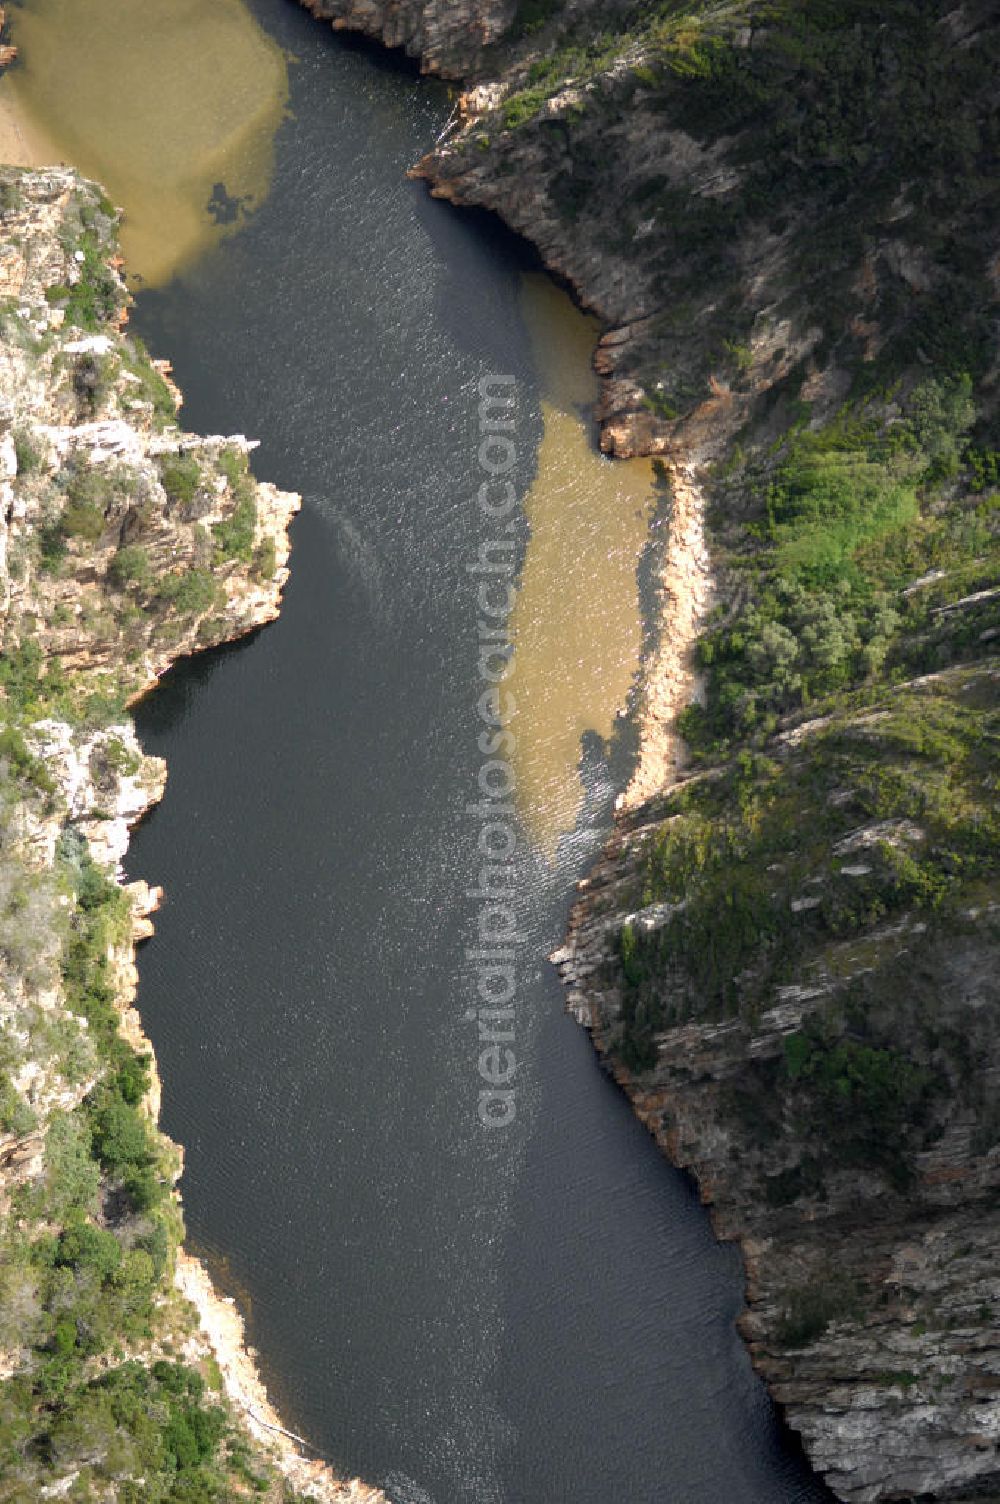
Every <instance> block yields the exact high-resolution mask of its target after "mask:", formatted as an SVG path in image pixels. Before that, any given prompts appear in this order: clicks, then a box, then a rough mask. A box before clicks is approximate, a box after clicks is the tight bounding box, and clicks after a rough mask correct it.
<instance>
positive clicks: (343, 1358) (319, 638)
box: [129, 0, 822, 1504]
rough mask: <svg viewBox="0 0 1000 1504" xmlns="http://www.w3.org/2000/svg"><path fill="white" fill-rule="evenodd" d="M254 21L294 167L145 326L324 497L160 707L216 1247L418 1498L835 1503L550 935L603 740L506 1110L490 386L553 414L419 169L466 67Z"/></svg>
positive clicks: (201, 1191)
mask: <svg viewBox="0 0 1000 1504" xmlns="http://www.w3.org/2000/svg"><path fill="white" fill-rule="evenodd" d="M256 11H257V13H258V14H259V16H260V19H261V21H262V23H263V24H264V25H265V27H266V28H267V29H268V30H269V31H271V32H272V33H273V34H275V35H276V36H277V37H278V39H279V40H280V42H281V44H282V45H283V46H285V47H287V48H289V49H290V50H291V51H292V52H293V53H294V54H295V57H296V59H297V61H296V63H295V65H294V67H293V69H292V101H291V102H292V110H293V115H292V118H290V119H289V120H288V121H287V122H286V124H285V125H284V126H283V128H282V131H281V134H280V136H279V139H278V144H277V172H276V179H275V184H274V188H273V192H272V194H271V196H270V198H269V199H268V200H267V202H266V203H265V205H264V206H263V208H262V209H261V210H260V212H259V213H258V214H257V215H256V216H255V217H254V218H253V219H251V220H250V221H249V222H248V223H247V226H246V228H245V230H244V231H243V232H242V233H241V234H239V235H237V236H235V237H233V238H232V239H230V240H228V241H226V242H224V243H223V245H222V246H221V247H220V248H218V249H217V250H216V251H214V252H213V253H212V254H211V255H210V256H209V257H207V258H205V259H204V260H202V261H201V262H200V263H199V264H198V266H197V267H196V268H195V270H194V271H192V272H190V273H189V274H188V275H187V276H186V277H185V278H184V279H183V280H180V281H177V282H175V283H173V284H172V285H171V286H170V287H169V288H168V289H167V290H165V291H161V292H156V293H152V292H149V293H146V294H144V295H143V296H142V297H141V298H140V300H139V303H138V308H137V310H136V316H135V323H136V325H137V327H138V328H139V330H140V331H141V332H142V334H143V335H144V336H145V338H146V340H147V342H148V343H149V344H150V346H151V347H152V348H153V350H154V352H155V353H165V354H169V355H170V357H171V358H172V360H173V361H174V365H175V369H176V372H177V376H178V380H179V382H180V385H181V386H182V388H183V390H184V391H185V394H186V398H187V405H186V408H185V421H186V423H187V424H188V426H190V427H193V428H195V429H198V430H201V431H205V432H231V431H233V430H234V429H242V430H244V431H246V432H247V433H249V434H252V435H254V436H256V437H259V438H260V440H261V448H260V450H259V451H258V453H257V455H256V458H255V468H256V470H257V473H258V474H259V475H261V476H262V477H265V478H267V479H271V480H274V481H276V482H278V483H279V484H281V485H284V486H287V487H289V488H293V489H297V490H299V491H301V492H302V493H303V496H304V508H303V512H302V514H301V516H300V517H299V519H298V520H297V521H296V523H295V526H294V535H293V536H294V551H293V557H292V566H293V568H292V577H291V582H290V584H289V587H288V591H287V595H286V602H285V607H284V611H283V614H282V616H281V619H280V621H279V622H277V623H276V624H275V625H274V626H272V627H269V628H268V629H267V630H266V631H264V632H262V633H260V634H258V635H257V636H256V637H254V638H253V639H252V640H251V641H249V642H247V643H244V644H242V645H239V646H237V647H235V648H232V649H228V650H224V651H221V652H218V653H214V654H212V655H209V656H206V657H204V658H201V659H198V660H195V661H193V662H191V663H190V664H187V665H184V666H182V667H181V668H179V669H178V670H175V671H174V672H173V673H172V674H171V675H170V676H168V678H167V679H166V680H165V682H164V684H163V686H162V688H161V689H160V690H159V691H158V692H157V693H156V694H155V695H154V696H152V698H150V699H149V700H148V701H147V702H146V704H145V705H144V706H142V707H141V709H140V712H139V715H138V721H139V727H140V731H141V734H142V737H143V739H144V742H145V744H146V746H147V748H149V749H150V750H151V751H155V752H158V753H161V754H162V755H164V756H165V757H166V758H167V759H168V761H169V765H170V781H169V785H168V789H167V794H166V798H165V799H164V801H163V804H162V805H161V806H160V807H159V808H158V809H157V810H156V811H155V813H154V814H153V815H152V817H151V818H150V819H149V820H148V821H147V822H146V823H145V824H144V825H143V826H142V827H141V829H139V830H138V831H137V832H136V835H135V838H134V842H133V846H132V850H131V854H130V857H129V867H130V875H132V876H138V875H142V876H145V877H147V878H149V879H150V880H151V881H156V882H162V883H163V884H164V885H165V887H166V890H167V901H166V903H165V905H164V908H163V910H162V912H161V914H160V916H159V919H158V923H157V938H156V939H155V940H154V941H153V942H152V943H151V944H150V945H148V946H146V947H145V948H144V950H143V952H142V955H141V990H140V1005H141V1008H142V1013H143V1017H144V1019H145V1021H146V1025H147V1028H148V1030H149V1032H150V1034H151V1036H152V1038H153V1041H154V1043H155V1046H156V1050H157V1053H158V1056H159V1060H160V1065H161V1069H162V1074H163V1078H164V1082H165V1090H164V1107H163V1124H164V1127H165V1128H166V1130H167V1131H168V1132H169V1133H171V1134H172V1135H173V1136H174V1137H176V1138H177V1139H179V1140H180V1141H181V1142H182V1143H183V1144H184V1145H185V1147H186V1170H185V1175H184V1179H183V1182H182V1189H183V1194H184V1201H185V1206H186V1210H187V1220H188V1225H189V1229H190V1234H191V1237H192V1241H193V1245H194V1247H195V1248H196V1249H197V1250H199V1251H202V1252H203V1253H204V1254H205V1255H206V1257H207V1258H208V1261H209V1264H210V1266H211V1267H212V1268H213V1270H214V1271H215V1273H216V1275H217V1277H218V1278H219V1280H220V1282H221V1284H222V1286H223V1288H226V1289H228V1290H230V1291H233V1292H235V1293H236V1294H237V1295H238V1296H239V1298H240V1300H241V1302H242V1304H243V1306H244V1309H245V1310H246V1311H247V1314H248V1324H249V1332H250V1337H251V1339H252V1341H253V1342H254V1344H255V1345H256V1346H257V1347H258V1348H259V1349H260V1352H261V1355H262V1358H261V1361H262V1368H263V1372H264V1376H265V1379H266V1381H267V1383H268V1386H269V1388H270V1391H271V1393H272V1397H273V1398H274V1400H275V1401H276V1403H277V1404H278V1406H279V1408H280V1410H281V1411H282V1413H283V1415H284V1417H285V1418H286V1421H287V1423H288V1424H289V1425H291V1426H293V1427H294V1428H295V1429H296V1430H298V1431H301V1432H303V1433H305V1434H306V1435H307V1436H308V1437H310V1438H311V1439H312V1441H313V1442H314V1443H315V1444H316V1446H317V1447H318V1448H319V1449H320V1450H321V1451H322V1453H323V1454H324V1455H326V1456H327V1457H329V1458H330V1459H331V1460H332V1462H333V1463H334V1464H335V1465H336V1466H337V1467H338V1468H340V1469H342V1470H343V1471H345V1472H347V1473H351V1474H354V1473H359V1474H361V1475H362V1476H364V1477H365V1478H366V1479H367V1480H369V1481H371V1482H380V1483H383V1484H384V1485H385V1487H386V1488H387V1491H388V1492H389V1494H390V1496H391V1498H392V1499H393V1500H395V1501H397V1504H428V1501H434V1504H494V1501H496V1504H553V1501H567V1504H569V1501H572V1504H652V1501H664V1504H780V1501H789V1504H790V1501H793V1500H797V1501H804V1500H812V1499H818V1498H820V1497H822V1495H821V1493H820V1491H819V1490H818V1488H817V1485H816V1484H815V1483H814V1482H812V1481H811V1480H810V1478H809V1476H808V1474H807V1473H806V1472H805V1471H804V1469H803V1467H802V1466H801V1464H800V1463H799V1462H798V1461H797V1460H796V1459H795V1458H794V1457H793V1456H792V1454H791V1452H790V1450H789V1448H788V1446H787V1443H786V1441H785V1439H784V1438H783V1436H782V1434H781V1432H780V1431H779V1429H778V1427H777V1425H776V1423H775V1420H774V1417H773V1414H772V1411H771V1409H770V1407H769V1405H768V1402H767V1400H766V1397H765V1395H764V1392H763V1390H762V1388H761V1386H760V1385H759V1384H758V1383H757V1382H756V1380H755V1379H754V1377H753V1374H752V1372H751V1370H750V1366H749V1363H748V1361H747V1358H746V1356H745V1353H744V1351H743V1348H742V1346H741V1344H740V1342H739V1341H738V1339H737V1337H736V1334H735V1331H734V1327H733V1320H734V1317H735V1315H736V1314H737V1312H738V1310H739V1306H740V1300H741V1269H740V1263H739V1259H738V1257H737V1255H736V1253H735V1251H734V1250H732V1249H731V1248H724V1247H720V1246H719V1245H718V1244H716V1242H715V1241H714V1240H713V1238H712V1235H711V1232H710V1229H709V1225H708V1221H707V1218H706V1216H705V1215H704V1213H703V1212H702V1210H701V1209H700V1208H699V1206H698V1204H697V1201H696V1199H695V1197H694V1195H693V1193H692V1190H691V1188H690V1186H689V1185H688V1183H687V1182H686V1181H685V1179H684V1178H683V1177H682V1176H680V1175H679V1174H676V1173H674V1172H673V1171H672V1170H671V1169H670V1168H669V1166H668V1165H667V1164H666V1163H665V1162H664V1161H663V1160H662V1159H661V1157H660V1156H659V1154H658V1153H657V1151H656V1150H655V1148H654V1146H653V1144H652V1142H651V1141H650V1140H649V1138H648V1137H647V1136H646V1134H645V1133H644V1131H643V1130H642V1129H641V1128H640V1127H639V1126H638V1125H637V1124H636V1123H635V1121H634V1120H633V1118H632V1116H631V1113H630V1111H629V1109H628V1107H627V1104H626V1103H625V1101H624V1100H623V1099H622V1097H621V1096H620V1095H619V1093H618V1092H617V1090H616V1089H615V1088H614V1087H613V1086H612V1085H611V1084H610V1083H609V1082H608V1081H607V1080H606V1079H605V1078H604V1077H603V1076H602V1074H601V1072H600V1071H599V1069H598V1067H597V1064H596V1061H595V1058H594V1056H593V1054H592V1051H591V1048H590V1045H589V1043H588V1041H587V1039H586V1036H585V1035H584V1033H583V1032H582V1031H581V1030H580V1029H578V1028H577V1026H576V1025H575V1024H574V1023H572V1022H571V1021H570V1020H568V1019H567V1018H566V1017H565V1016H564V1014H563V1011H562V996H561V992H560V988H559V986H558V985H557V983H556V980H555V978H554V975H553V973H552V971H551V969H550V968H549V966H548V964H547V963H546V962H545V960H544V957H545V955H546V953H547V952H548V951H549V950H550V949H551V948H552V947H553V946H554V945H556V944H557V943H558V942H559V939H560V936H561V933H562V927H563V923H564V919H565V912H566V903H567V896H568V894H569V892H570V889H571V884H572V881H573V879H574V878H575V877H576V876H578V875H579V873H580V872H581V871H582V870H584V869H585V866H586V863H587V861H588V859H589V858H590V857H592V856H593V854H594V852H595V850H596V849H597V845H598V843H599V840H600V838H601V834H602V831H603V830H605V829H606V823H607V811H608V801H609V798H610V795H611V793H612V785H613V782H614V778H615V777H616V776H620V770H618V771H617V772H615V771H613V770H612V769H610V768H609V766H608V765H607V763H606V762H605V761H604V760H603V759H602V757H601V755H599V752H598V751H595V750H594V749H591V754H590V756H589V760H588V762H587V767H588V782H589V788H590V800H589V803H588V807H587V810H586V812H585V814H584V816H583V817H582V819H581V821H580V824H579V826H578V828H577V830H576V832H575V833H574V835H573V837H572V838H571V839H569V840H564V841H563V842H562V844H561V846H560V848H559V855H558V858H557V860H556V862H555V863H554V864H552V865H550V864H549V863H547V862H546V861H545V860H543V859H542V858H541V856H538V855H536V854H534V853H533V852H532V851H531V849H530V845H529V844H528V843H524V844H523V845H522V854H521V856H520V857H519V858H518V888H519V897H518V905H519V918H520V923H521V926H522V929H523V933H524V935H525V939H524V941H523V942H522V943H521V944H520V947H519V952H518V955H519V971H518V993H517V1043H516V1052H517V1057H518V1063H519V1072H518V1076H517V1089H518V1095H517V1109H518V1110H517V1118H516V1120H515V1122H514V1124H513V1125H511V1126H510V1127H508V1128H506V1129H502V1130H492V1131H490V1130H486V1129H484V1128H483V1127H481V1126H480V1124H479V1122H478V1119H477V1115H476V1102H477V1094H478V1089H479V1086H480V1085H481V1084H482V1083H481V1081H480V1079H479V1077H478V1075H477V1071H476V1062H477V1053H478V1047H477V1044H476V1035H475V1029H476V1025H475V1023H470V1022H469V1020H468V1018H467V1017H466V1012H467V1010H468V1009H469V1007H470V1004H471V1003H472V1002H473V1001H474V991H473V983H472V981H471V980H470V977H469V974H468V971H467V967H466V962H465V961H464V958H463V952H464V947H465V946H466V945H467V944H468V942H469V937H470V931H471V926H472V924H473V923H474V918H475V909H474V907H473V906H472V903H471V902H470V900H469V899H468V898H467V896H466V894H467V890H468V889H469V888H470V887H471V886H473V885H474V882H475V872H476V869H477V857H476V848H475V829H474V826H473V823H472V822H471V821H470V819H469V817H468V816H467V815H466V813H465V812H464V807H465V805H466V803H467V802H468V801H469V800H470V799H472V798H473V797H474V796H475V782H476V773H477V769H478V767H479V765H480V762H481V758H480V757H479V754H478V752H477V748H476V735H477V732H478V731H479V730H480V723H479V722H478V720H477V718H476V700H477V696H478V694H479V692H480V689H481V686H480V685H479V684H478V681H477V679H476V651H477V644H476V635H475V633H476V627H475V621H476V615H475V604H474V600H473V595H472V587H471V576H470V575H469V574H468V572H467V571H466V568H465V565H466V563H467V562H468V561H469V559H470V558H471V557H472V556H473V555H474V553H475V549H476V547H477V544H478V541H479V527H480V522H479V514H478V512H477V509H476V507H475V505H474V503H473V498H474V496H475V492H476V487H477V486H478V484H479V481H480V480H481V478H482V477H481V473H480V472H479V470H478V469H477V458H476V448H477V443H478V428H477V412H476V400H477V397H476V390H477V383H478V381H479V379H480V377H481V376H483V375H484V374H488V373H491V372H496V371H501V370H502V371H503V372H505V373H509V374H512V375H514V376H516V377H517V381H518V394H519V399H518V412H519V419H518V433H517V441H518V449H519V455H520V460H519V469H518V471H517V472H516V473H517V475H518V480H519V483H520V485H521V487H522V488H524V487H526V485H527V483H528V482H529V480H530V477H531V474H532V471H533V466H534V456H535V450H536V446H537V443H538V440H539V435H540V432H541V417H540V405H539V378H538V375H537V372H536V370H535V368H534V364H533V359H532V354H531V343H530V340H529V336H528V331H527V330H526V329H525V327H524V324H523V312H522V308H523V305H522V303H521V301H520V300H519V295H518V287H519V279H520V273H521V268H520V265H519V262H518V259H517V255H516V254H515V251H514V249H513V248H512V247H511V245H510V244H509V243H508V241H507V240H506V239H505V238H504V237H502V236H501V235H500V234H499V233H498V230H497V228H496V226H494V225H490V224H485V225H484V223H483V222H482V221H479V220H477V219H472V218H465V217H463V216H460V215H458V214H457V213H455V212H454V211H452V210H450V209H448V208H447V207H445V206H442V205H439V204H437V203H434V202H433V201H431V200H430V199H429V197H428V196H427V195H426V192H425V190H424V189H423V187H422V186H421V185H417V184H413V183H408V182H407V181H406V180H405V178H404V170H405V168H406V167H407V166H408V165H409V164H410V163H412V162H413V161H414V160H415V159H416V158H417V157H418V156H419V155H420V153H421V151H422V150H423V149H426V147H427V146H428V145H429V144H430V143H431V142H432V140H433V138H434V136H435V134H436V132H437V130H438V129H439V128H440V125H441V123H442V122H443V120H444V119H445V117H446V115H447V113H448V109H449V102H448V100H447V99H446V97H445V95H444V92H443V90H442V89H440V88H439V87H437V86H434V85H429V84H427V83H426V82H421V81H419V80H417V79H416V78H414V77H413V76H412V75H411V74H409V73H408V72H406V71H405V70H402V69H400V68H398V67H397V66H396V65H395V64H394V63H392V62H390V61H388V60H386V59H385V58H383V57H380V56H379V55H378V54H376V53H373V52H371V51H369V50H366V49H364V48H360V47H358V46H352V45H345V44H343V43H341V42H338V41H337V40H336V39H335V38H334V37H333V36H332V35H331V34H329V33H328V32H326V31H325V30H324V29H323V28H321V27H319V26H317V25H316V24H315V23H313V22H311V21H310V20H309V19H308V18H307V17H306V16H305V15H304V13H302V12H300V11H299V10H298V9H296V8H295V7H294V6H293V5H291V4H287V5H286V4H281V3H278V0H258V3H257V5H256ZM517 536H518V538H519V540H520V543H521V545H522V546H523V538H522V537H521V535H520V533H519V534H517ZM566 547H567V549H570V550H571V549H572V547H573V539H572V537H568V538H567V540H566ZM580 609H581V610H585V609H586V602H581V605H580Z"/></svg>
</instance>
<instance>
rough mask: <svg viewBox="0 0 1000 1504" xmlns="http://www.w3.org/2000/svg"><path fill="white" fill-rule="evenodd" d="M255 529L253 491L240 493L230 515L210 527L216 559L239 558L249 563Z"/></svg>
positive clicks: (255, 514) (255, 516) (251, 557)
mask: <svg viewBox="0 0 1000 1504" xmlns="http://www.w3.org/2000/svg"><path fill="white" fill-rule="evenodd" d="M256 530H257V503H256V501H255V500H254V496H253V492H252V491H250V492H249V493H248V494H245V495H241V496H240V497H239V499H238V500H237V502H236V505H235V507H234V508H233V512H232V516H230V517H227V518H226V519H225V521H224V522H217V523H216V524H215V526H214V527H213V528H212V537H213V539H214V540H215V553H216V557H217V559H218V560H219V561H220V562H221V560H222V559H240V560H242V561H243V562H244V563H246V564H249V563H250V562H251V560H252V559H253V540H254V534H255V532H256Z"/></svg>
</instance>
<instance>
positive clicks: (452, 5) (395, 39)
mask: <svg viewBox="0 0 1000 1504" xmlns="http://www.w3.org/2000/svg"><path fill="white" fill-rule="evenodd" d="M302 3H303V4H304V5H305V7H306V9H307V10H308V11H311V12H312V14H313V15H314V16H315V17H316V19H317V20H318V21H328V22H329V23H330V25H331V26H333V27H334V29H335V30H337V31H357V32H361V33H362V34H363V35H364V36H368V37H374V38H375V40H376V41H379V42H381V43H382V44H383V45H384V46H386V47H401V48H403V50H404V51H405V52H406V54H407V56H409V57H414V58H418V59H419V60H420V66H421V68H422V69H423V71H424V72H426V73H437V74H439V75H440V76H441V77H442V78H466V77H468V76H469V74H470V73H471V72H472V71H474V70H476V69H478V68H479V67H480V66H481V65H482V62H483V60H484V58H485V55H486V50H487V48H489V47H490V46H491V45H492V44H493V43H494V42H496V41H498V40H499V38H500V37H502V36H503V34H504V32H505V31H506V30H507V28H508V27H509V25H510V23H511V20H512V18H513V15H514V9H515V6H514V4H513V3H512V0H471V3H469V0H431V3H430V4H424V3H422V0H302Z"/></svg>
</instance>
